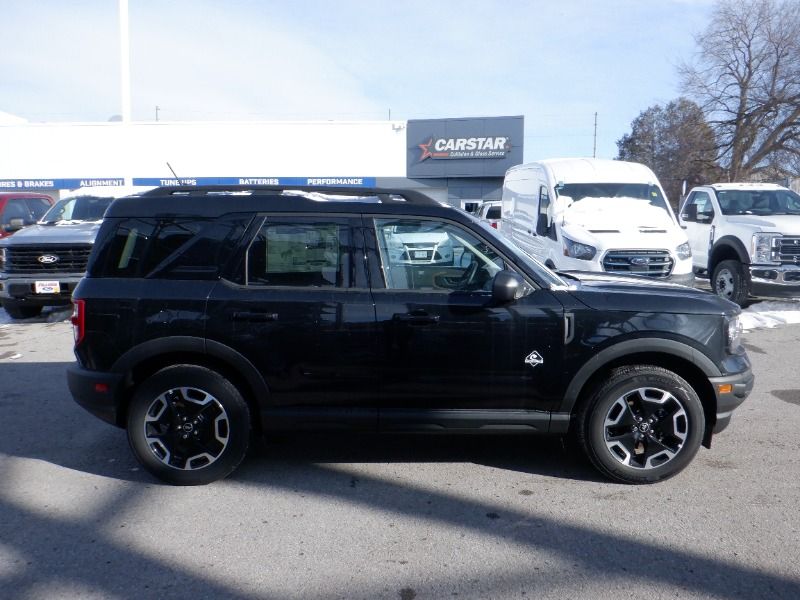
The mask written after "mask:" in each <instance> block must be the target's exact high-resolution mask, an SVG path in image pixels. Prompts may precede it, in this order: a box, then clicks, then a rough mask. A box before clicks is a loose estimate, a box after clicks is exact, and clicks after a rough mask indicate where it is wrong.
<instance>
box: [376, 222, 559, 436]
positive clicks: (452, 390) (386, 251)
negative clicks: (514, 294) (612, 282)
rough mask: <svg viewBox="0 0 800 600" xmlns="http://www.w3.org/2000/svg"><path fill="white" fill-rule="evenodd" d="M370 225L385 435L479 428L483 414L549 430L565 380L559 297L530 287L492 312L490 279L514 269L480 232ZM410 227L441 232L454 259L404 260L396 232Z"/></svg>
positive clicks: (433, 225) (435, 225) (445, 226)
mask: <svg viewBox="0 0 800 600" xmlns="http://www.w3.org/2000/svg"><path fill="white" fill-rule="evenodd" d="M369 220H371V222H372V224H373V225H374V228H369V227H367V228H366V229H365V240H366V244H367V251H368V257H369V260H370V279H371V282H372V293H373V298H374V301H375V311H376V317H377V323H378V336H379V348H378V353H379V354H378V355H379V358H380V381H381V396H380V426H381V429H403V428H406V427H412V428H414V427H416V428H419V427H423V428H424V427H431V428H440V427H454V428H460V427H463V426H468V423H470V422H473V421H472V419H473V418H474V419H475V421H474V422H475V423H477V422H479V421H480V422H481V424H483V425H485V424H486V418H487V411H489V413H492V415H493V417H494V418H498V419H501V420H502V419H503V418H507V417H508V418H510V416H509V415H510V412H509V411H512V412H513V411H523V412H518V413H515V414H517V415H527V416H523V417H521V418H524V419H527V418H529V419H530V420H531V421H532V422H534V423H537V424H538V425H534V426H541V427H542V428H546V427H547V422H548V415H547V413H546V411H547V410H549V409H551V408H552V407H553V406H554V403H555V402H556V401H557V400H558V399H559V398H558V393H559V392H558V390H559V387H560V385H561V379H562V376H563V373H562V349H563V335H564V330H563V308H562V306H561V304H560V303H559V302H558V300H557V299H556V298H555V296H554V295H553V294H552V293H551V292H550V291H548V290H544V289H538V288H536V286H534V285H529V284H526V294H525V296H524V297H522V298H520V299H518V300H517V301H515V302H513V303H510V304H506V305H495V304H494V303H493V302H492V293H491V286H492V281H493V276H494V275H495V274H496V273H497V272H499V271H501V270H514V268H515V267H514V266H513V265H512V264H510V262H509V261H508V260H507V259H506V258H505V257H504V256H503V255H501V253H500V252H498V251H497V250H496V249H495V248H494V247H493V246H492V245H491V243H490V242H489V241H487V239H486V236H485V234H483V232H479V231H477V229H471V228H470V229H467V228H466V227H464V226H463V225H460V224H457V223H454V222H451V221H448V220H445V219H436V218H423V217H419V218H417V217H405V216H403V217H388V218H387V217H381V216H374V217H373V218H371V219H365V222H368V221H369ZM415 228H416V229H418V230H420V231H425V232H426V234H427V235H429V236H431V235H434V234H438V235H440V236H441V243H440V246H448V247H450V248H452V253H453V260H452V261H451V262H449V263H446V262H441V263H438V264H437V263H427V264H415V263H413V262H410V261H408V260H407V255H405V254H403V253H402V251H401V249H400V247H399V245H398V244H397V241H396V239H394V238H395V234H394V232H395V231H397V230H398V229H400V230H402V231H404V232H409V231H412V230H414V229H415ZM524 411H528V412H527V413H525V412H524ZM503 415H505V416H503ZM521 426H522V425H521ZM525 426H531V423H530V422H528V424H527V425H525Z"/></svg>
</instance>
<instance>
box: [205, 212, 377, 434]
mask: <svg viewBox="0 0 800 600" xmlns="http://www.w3.org/2000/svg"><path fill="white" fill-rule="evenodd" d="M362 238H363V235H362V232H361V217H360V216H327V215H323V216H319V217H310V216H308V215H298V216H285V215H262V216H261V217H260V220H259V221H258V222H257V223H256V225H255V231H254V234H252V238H251V241H250V242H249V245H248V247H247V249H246V253H245V256H244V260H243V261H242V263H241V266H240V267H239V269H238V270H237V273H234V274H232V275H231V278H230V279H224V280H222V281H220V282H219V284H218V285H217V286H216V287H215V288H214V290H213V291H212V293H211V296H210V298H209V303H208V309H207V315H208V318H207V326H206V334H207V337H208V339H211V340H214V341H218V342H220V343H223V344H225V345H227V346H229V347H231V348H233V349H235V350H236V351H238V352H239V353H241V354H242V355H244V356H245V357H246V358H247V359H248V360H249V361H250V362H251V363H252V364H253V365H254V366H255V367H256V368H257V369H258V370H259V371H260V373H261V374H262V376H263V377H264V379H265V381H266V383H267V386H268V388H269V391H270V397H269V398H268V399H263V398H262V399H260V400H261V402H262V406H264V407H265V408H264V413H263V415H262V416H263V421H264V425H265V427H273V426H276V425H278V424H286V425H288V426H291V427H303V426H304V424H305V425H308V426H312V425H313V426H316V427H319V426H325V425H330V426H337V427H339V426H345V427H346V426H348V425H355V426H358V427H362V428H368V427H374V426H375V424H376V418H377V412H376V410H375V405H374V402H375V399H376V397H377V373H376V371H375V369H374V366H375V365H374V363H375V350H376V336H375V311H374V308H373V305H372V297H371V295H370V291H369V286H368V283H367V278H366V271H365V267H364V250H363V242H362ZM362 409H363V410H362ZM287 420H288V421H287Z"/></svg>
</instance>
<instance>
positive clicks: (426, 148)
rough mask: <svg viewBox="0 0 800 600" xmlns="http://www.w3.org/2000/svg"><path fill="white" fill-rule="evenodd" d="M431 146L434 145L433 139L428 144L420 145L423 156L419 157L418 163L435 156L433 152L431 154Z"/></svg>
mask: <svg viewBox="0 0 800 600" xmlns="http://www.w3.org/2000/svg"><path fill="white" fill-rule="evenodd" d="M431 144H433V138H430V139H429V140H428V143H426V144H418V145H419V147H420V150H422V156H420V157H419V161H418V162H422V161H423V160H425V159H426V158H430V157H431V156H433V152H431V150H430V147H431Z"/></svg>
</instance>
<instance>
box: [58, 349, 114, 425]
mask: <svg viewBox="0 0 800 600" xmlns="http://www.w3.org/2000/svg"><path fill="white" fill-rule="evenodd" d="M121 382H122V375H119V374H117V373H105V372H98V371H89V370H87V369H84V368H82V367H80V366H78V365H77V364H75V365H70V366H69V367H67V385H68V386H69V391H70V393H71V394H72V397H73V399H74V400H75V402H77V403H78V404H79V405H80V406H82V407H83V408H85V409H86V410H87V411H89V412H90V413H92V414H93V415H94V416H95V417H97V418H98V419H101V420H103V421H105V422H106V423H111V424H112V425H117V426H121V424H120V417H121V416H122V415H121V414H120V409H119V401H118V391H119V389H120V384H121ZM103 390H105V391H103Z"/></svg>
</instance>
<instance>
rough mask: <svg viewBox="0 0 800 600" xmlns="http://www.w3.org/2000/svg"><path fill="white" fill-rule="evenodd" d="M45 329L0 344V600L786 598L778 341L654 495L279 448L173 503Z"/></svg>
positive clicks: (390, 454) (419, 456) (793, 501)
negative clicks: (743, 392) (78, 391)
mask: <svg viewBox="0 0 800 600" xmlns="http://www.w3.org/2000/svg"><path fill="white" fill-rule="evenodd" d="M51 320H54V321H56V322H50V323H48V322H35V323H34V322H31V323H15V324H6V325H0V386H1V387H0V433H1V435H0V597H2V598H25V599H27V598H43V599H44V598H61V597H66V598H104V599H105V598H137V599H138V598H179V597H181V598H182V597H186V598H189V597H191V598H223V597H229V598H281V599H282V598H320V599H322V598H365V599H372V598H400V599H404V600H409V599H412V598H418V599H422V598H449V597H459V598H524V597H528V598H566V597H571V598H609V599H611V598H620V597H623V598H628V597H629V598H648V599H659V598H748V599H750V598H787V599H796V598H799V597H800V569H799V568H798V564H800V484H799V483H798V479H800V478H799V477H798V476H799V475H800V453H798V433H797V432H798V430H800V374H798V364H800V345H799V344H798V338H800V326H796V325H790V326H785V327H783V328H780V329H772V330H759V331H752V332H749V333H747V334H746V336H745V341H746V344H747V347H748V349H749V351H750V356H751V357H752V359H753V363H754V369H755V372H756V374H757V382H756V388H755V391H754V392H753V394H752V396H751V397H750V399H749V400H748V401H747V403H745V404H744V405H743V406H742V407H741V408H740V409H739V410H738V412H737V413H736V415H735V417H734V420H733V423H732V425H731V426H730V428H729V429H728V430H727V431H726V432H725V433H724V434H722V435H721V436H719V437H718V438H716V439H715V441H714V445H713V448H712V449H711V450H705V449H702V450H701V451H700V453H699V454H698V456H697V458H696V460H695V461H694V463H693V464H692V465H691V466H690V467H689V468H688V469H687V470H686V471H684V472H683V473H682V474H680V475H679V476H677V477H676V478H674V479H672V480H669V481H667V482H664V483H662V484H658V485H654V486H645V487H629V486H624V485H617V484H614V483H609V482H606V481H604V480H601V479H599V478H598V477H597V476H596V475H595V473H594V471H593V470H592V469H591V468H589V467H588V466H587V465H585V464H584V463H583V461H582V459H581V458H580V457H579V456H577V455H576V454H574V453H573V452H572V451H571V450H570V449H568V448H564V447H563V446H562V444H561V443H560V441H558V440H551V439H541V440H537V439H530V438H509V437H499V438H481V439H475V438H436V437H409V436H403V437H387V438H378V437H367V436H362V437H358V438H352V437H328V436H297V437H288V438H285V439H281V440H277V441H273V442H271V443H268V444H264V445H262V446H258V447H256V448H254V450H253V452H252V453H251V456H250V457H249V458H248V460H247V461H246V462H245V464H244V465H243V466H242V467H241V468H240V469H239V470H238V471H236V472H235V473H234V475H233V476H232V477H231V478H229V479H227V480H225V481H222V482H219V483H217V484H214V485H211V486H207V487H200V488H173V487H169V486H165V485H161V484H159V483H157V482H156V481H155V480H154V479H152V478H151V477H150V476H149V475H147V474H146V473H144V472H142V471H141V470H139V469H138V468H137V465H136V463H135V462H134V460H133V458H132V457H131V454H130V452H129V451H128V447H127V441H126V438H125V434H124V432H123V431H121V430H117V429H115V428H113V427H111V426H107V425H104V424H103V423H101V422H99V421H98V420H97V419H95V418H94V417H92V416H90V415H89V414H87V413H85V412H83V410H82V409H80V408H79V407H78V406H77V405H75V404H74V403H73V401H72V400H71V398H70V396H69V393H68V391H67V389H66V383H65V378H64V368H65V367H66V365H67V364H68V363H69V362H71V361H72V353H71V330H70V327H69V324H68V323H64V322H61V321H60V320H59V318H58V315H56V316H55V317H51ZM40 321H46V319H42V320H40Z"/></svg>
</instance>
